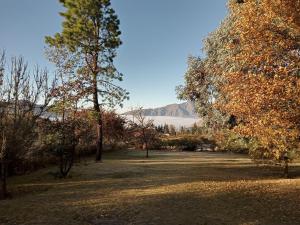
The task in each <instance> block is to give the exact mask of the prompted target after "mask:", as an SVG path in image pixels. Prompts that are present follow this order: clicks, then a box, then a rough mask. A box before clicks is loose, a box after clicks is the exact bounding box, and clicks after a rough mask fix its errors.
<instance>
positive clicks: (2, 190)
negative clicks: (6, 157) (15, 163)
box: [0, 162, 7, 199]
mask: <svg viewBox="0 0 300 225" xmlns="http://www.w3.org/2000/svg"><path fill="white" fill-rule="evenodd" d="M6 175H7V171H6V164H5V162H2V163H1V177H0V183H1V184H0V186H1V187H0V199H5V198H6V197H7V187H6Z"/></svg>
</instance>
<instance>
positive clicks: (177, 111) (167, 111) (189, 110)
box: [125, 102, 198, 118]
mask: <svg viewBox="0 0 300 225" xmlns="http://www.w3.org/2000/svg"><path fill="white" fill-rule="evenodd" d="M133 113H134V111H129V112H126V113H125V115H132V114H133ZM143 114H144V115H145V116H150V117H153V116H160V117H162V116H166V117H181V118H198V115H197V114H196V113H195V106H194V104H193V103H191V102H185V103H181V104H171V105H167V106H165V107H160V108H155V109H144V110H143Z"/></svg>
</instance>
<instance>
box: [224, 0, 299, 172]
mask: <svg viewBox="0 0 300 225" xmlns="http://www.w3.org/2000/svg"><path fill="white" fill-rule="evenodd" d="M229 8H230V13H231V14H233V15H234V17H235V18H239V19H238V20H236V21H235V22H234V25H233V26H232V30H231V32H232V33H233V34H234V35H236V36H237V37H238V39H237V40H236V41H234V42H232V43H231V44H230V45H228V46H227V47H228V48H229V49H234V48H239V52H238V53H237V54H236V55H235V58H234V60H235V61H236V62H238V63H237V66H235V67H234V68H233V69H232V70H231V71H228V72H227V71H226V72H225V73H223V74H222V76H223V77H224V80H225V81H226V84H225V85H223V87H222V88H221V92H222V95H223V96H225V99H226V102H222V103H221V104H219V105H218V107H219V108H220V109H221V110H222V111H224V112H226V113H227V114H229V115H234V116H235V117H236V118H237V119H238V125H237V126H236V127H235V128H234V131H236V132H237V133H239V134H240V135H242V136H244V137H249V138H250V139H252V140H256V141H257V143H259V144H258V145H257V146H256V148H254V150H252V153H253V154H254V153H255V154H256V153H258V152H259V153H262V154H259V155H260V156H262V157H263V158H269V159H275V160H279V161H281V160H283V159H287V156H288V154H289V153H290V152H292V151H294V150H296V149H298V148H299V138H300V1H299V0H277V1H274V0H259V1H257V0H245V1H244V2H243V3H242V4H237V2H236V1H233V0H232V1H230V3H229ZM224 60H225V61H230V62H232V58H226V57H225V59H224ZM258 150H259V151H258ZM255 154H254V155H255ZM285 172H286V174H287V167H286V170H285Z"/></svg>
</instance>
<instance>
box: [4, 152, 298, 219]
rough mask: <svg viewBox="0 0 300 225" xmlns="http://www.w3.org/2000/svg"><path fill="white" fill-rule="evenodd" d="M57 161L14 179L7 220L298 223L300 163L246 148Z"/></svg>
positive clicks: (6, 208)
mask: <svg viewBox="0 0 300 225" xmlns="http://www.w3.org/2000/svg"><path fill="white" fill-rule="evenodd" d="M105 158H106V160H105V161H104V163H95V162H93V161H92V160H86V161H82V162H81V164H76V166H75V167H74V168H73V171H72V173H71V177H70V178H67V179H55V178H54V177H53V175H52V173H53V172H55V168H49V169H45V170H40V171H38V172H36V173H33V174H30V175H25V176H20V177H14V178H12V179H10V180H9V183H10V186H9V188H10V190H11V191H13V193H14V197H13V199H11V200H6V201H1V202H0V224H1V225H13V224H17V225H19V224H20V225H21V224H22V225H29V224H36V225H38V224H41V225H60V224H61V225H125V224H132V225H137V224H139V225H152V224H153V225H154V224H159V225H166V224H176V225H197V224H199V225H200V224H203V225H204V224H206V225H214V224H224V225H242V224H243V225H246V224H247V225H256V224H263V225H268V224H270V225H276V224H278V225H282V224H291V225H297V224H300V167H298V166H300V165H294V166H293V168H291V172H292V175H293V176H294V178H293V179H281V177H280V174H281V172H280V170H279V168H263V167H257V166H256V165H254V164H253V163H252V162H251V161H250V160H249V159H248V158H247V157H245V156H243V155H233V154H220V153H159V152H152V156H151V158H150V159H145V158H144V153H143V152H128V151H127V152H125V151H124V152H118V153H110V154H107V155H105Z"/></svg>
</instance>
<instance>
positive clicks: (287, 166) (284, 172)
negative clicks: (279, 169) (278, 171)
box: [283, 159, 289, 178]
mask: <svg viewBox="0 0 300 225" xmlns="http://www.w3.org/2000/svg"><path fill="white" fill-rule="evenodd" d="M283 175H284V177H285V178H289V162H288V160H287V159H285V160H284V171H283Z"/></svg>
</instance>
